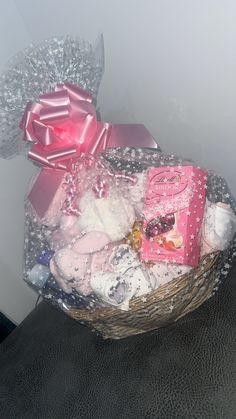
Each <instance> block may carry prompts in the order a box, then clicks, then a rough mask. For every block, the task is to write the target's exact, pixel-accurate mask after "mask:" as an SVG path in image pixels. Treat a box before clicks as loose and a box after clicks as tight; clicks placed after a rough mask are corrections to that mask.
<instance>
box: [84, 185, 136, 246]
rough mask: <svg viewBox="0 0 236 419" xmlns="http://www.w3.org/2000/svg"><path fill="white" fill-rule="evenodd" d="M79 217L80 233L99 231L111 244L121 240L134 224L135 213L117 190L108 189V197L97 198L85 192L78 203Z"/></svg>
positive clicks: (91, 193) (90, 192)
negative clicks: (105, 235)
mask: <svg viewBox="0 0 236 419" xmlns="http://www.w3.org/2000/svg"><path fill="white" fill-rule="evenodd" d="M79 209H80V211H81V215H80V216H79V217H78V226H79V229H80V231H81V232H82V233H88V232H90V231H100V232H103V233H105V234H107V236H108V237H109V239H110V241H111V242H114V241H118V240H122V239H123V238H124V237H125V236H126V235H127V234H128V233H129V232H130V231H131V230H132V227H133V224H134V222H135V212H134V208H133V206H132V205H131V204H129V202H128V200H127V199H126V198H124V197H123V196H122V195H120V192H119V191H118V190H117V188H114V189H112V190H111V189H110V190H109V193H108V196H106V197H103V198H97V197H96V196H95V195H94V194H93V192H92V191H87V192H86V193H85V194H84V195H83V196H82V197H81V199H80V201H79Z"/></svg>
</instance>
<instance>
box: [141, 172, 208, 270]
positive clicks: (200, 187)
mask: <svg viewBox="0 0 236 419" xmlns="http://www.w3.org/2000/svg"><path fill="white" fill-rule="evenodd" d="M206 182H207V172H205V171H203V170H202V169H200V168H196V167H193V166H183V167H180V166H175V167H173V166H172V167H169V166H163V167H158V168H156V167H151V168H150V169H149V170H148V176H147V185H146V193H145V206H144V218H145V221H144V233H143V238H142V247H141V250H140V256H141V259H142V260H145V261H155V262H156V261H166V262H172V263H179V264H184V265H189V266H192V267H196V266H197V265H198V262H199V255H200V234H201V224H202V219H203V214H204V207H205V199H206Z"/></svg>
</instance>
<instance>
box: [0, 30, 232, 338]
mask: <svg viewBox="0 0 236 419" xmlns="http://www.w3.org/2000/svg"><path fill="white" fill-rule="evenodd" d="M103 66H104V58H103V42H102V38H101V39H100V41H99V43H98V44H97V46H96V47H95V48H93V47H92V46H91V45H90V44H88V43H86V42H84V41H81V40H78V39H76V38H71V37H65V38H53V39H50V40H47V41H45V42H43V43H42V44H41V45H39V46H36V47H35V46H31V47H29V48H28V49H27V50H26V51H24V52H23V53H21V54H19V55H18V56H17V57H15V58H14V59H13V60H12V61H11V62H10V63H9V65H8V67H7V69H6V71H5V74H4V75H3V77H2V81H1V85H0V89H1V97H0V120H1V126H0V141H1V144H0V153H1V155H2V156H3V157H5V158H6V157H10V156H13V155H14V154H17V153H18V154H19V153H25V152H27V155H28V158H29V159H31V160H32V161H33V162H34V163H35V164H36V165H38V166H39V172H38V173H37V175H36V177H35V178H34V179H33V180H32V182H31V184H30V187H29V191H28V194H27V197H26V204H25V244H24V279H25V281H27V283H29V284H30V285H31V286H32V287H34V288H35V289H37V290H38V292H39V294H40V295H41V296H42V297H43V298H45V299H46V300H48V301H50V302H51V303H53V304H54V305H56V306H57V307H60V308H61V309H62V310H63V311H64V312H65V313H66V314H68V315H69V316H70V317H72V318H73V319H75V320H78V321H79V322H81V323H82V324H86V325H88V326H89V327H90V328H91V329H92V330H94V331H98V332H99V333H100V334H101V335H102V336H103V337H104V338H112V339H120V338H124V337H127V336H130V335H134V334H139V333H144V332H147V331H150V330H154V329H157V328H159V327H162V326H164V325H167V324H169V323H173V322H175V321H176V320H178V319H179V318H181V317H183V316H184V315H185V314H187V313H189V312H191V311H192V310H194V309H196V308H197V307H199V306H200V305H201V304H202V303H203V302H204V301H206V300H207V299H208V298H210V297H211V296H212V295H213V294H214V292H215V291H216V290H217V289H218V286H219V283H220V281H221V280H222V279H223V278H224V277H225V276H227V274H228V272H229V269H230V267H231V265H232V262H233V259H234V257H235V256H236V243H235V232H236V204H235V201H234V198H233V196H232V195H231V193H230V191H229V189H228V187H227V184H226V182H225V180H224V179H223V178H222V177H221V176H219V175H217V174H215V173H214V172H212V171H209V170H207V169H204V168H201V167H199V166H198V165H197V164H195V163H194V161H191V160H188V159H184V158H180V157H178V156H174V155H166V154H164V153H163V152H162V151H161V149H160V147H159V146H158V144H157V143H156V142H155V141H154V139H153V137H152V136H151V135H150V133H149V132H148V131H147V129H146V128H145V127H144V126H143V125H140V124H112V123H108V122H104V121H102V120H100V117H99V115H98V112H96V96H97V92H98V87H99V83H100V80H101V77H102V73H103ZM22 139H23V141H22Z"/></svg>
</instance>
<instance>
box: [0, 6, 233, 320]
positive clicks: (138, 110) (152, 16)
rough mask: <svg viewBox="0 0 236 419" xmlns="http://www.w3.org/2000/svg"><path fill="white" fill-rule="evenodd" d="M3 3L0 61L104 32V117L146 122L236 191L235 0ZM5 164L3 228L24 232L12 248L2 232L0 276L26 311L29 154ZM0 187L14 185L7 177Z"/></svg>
mask: <svg viewBox="0 0 236 419" xmlns="http://www.w3.org/2000/svg"><path fill="white" fill-rule="evenodd" d="M0 3H1V6H2V4H4V7H3V6H2V7H1V27H0V35H1V36H0V65H2V62H3V61H4V60H5V59H6V58H7V57H8V56H9V55H10V54H12V53H13V52H14V51H16V50H17V49H19V48H21V47H24V46H25V45H26V44H27V42H28V41H29V40H34V41H37V40H41V39H43V38H45V37H47V36H50V35H55V34H58V35H60V34H66V33H70V34H78V35H80V36H82V37H84V38H86V39H88V40H90V41H93V40H94V39H96V37H97V34H98V33H99V32H103V34H104V38H105V52H106V71H105V76H104V80H103V83H102V86H101V90H100V97H99V105H100V108H101V111H102V115H103V118H104V119H106V120H109V121H114V122H122V121H123V122H143V123H144V124H145V125H146V127H147V128H148V129H149V130H150V131H151V132H152V134H153V135H154V136H155V137H156V138H157V139H158V141H159V143H160V144H161V146H162V148H163V149H164V150H165V151H167V152H175V153H179V154H182V155H184V156H190V157H193V158H194V159H195V160H197V161H198V162H199V163H200V164H202V165H206V166H207V167H210V168H212V169H214V170H217V171H219V172H220V173H222V174H223V175H224V176H225V177H226V178H227V179H228V182H229V184H230V186H231V188H232V190H233V192H234V194H235V195H236V176H234V160H235V156H236V141H235V137H236V117H235V113H236V82H235V80H236V49H235V39H236V26H235V22H236V2H235V0H197V1H196V0H119V1H117V0H99V1H98V0H97V1H96V0H60V1H59V0H40V1H39V2H33V1H32V0H15V1H9V0H5V1H4V0H2V1H1V2H0ZM2 25H3V26H2ZM0 170H1V174H4V177H6V176H7V175H8V176H9V184H12V185H13V183H14V182H13V178H14V179H15V181H16V183H17V196H18V198H17V205H16V206H15V207H14V210H12V211H11V212H8V211H7V212H6V209H7V208H8V207H7V206H10V205H11V204H9V202H8V204H7V203H6V202H5V203H4V205H3V206H2V205H1V210H0V211H1V212H2V217H0V219H1V218H3V216H4V217H5V218H4V221H3V220H2V221H1V223H2V226H1V229H3V231H5V232H6V233H7V231H8V230H9V229H11V231H12V232H13V233H12V234H13V235H14V234H15V235H17V238H18V239H17V244H14V252H11V255H10V253H9V249H11V244H10V243H11V242H10V239H8V242H9V244H8V249H6V245H5V239H3V236H1V238H0V248H1V249H3V250H2V251H1V257H0V260H1V263H3V262H4V265H3V266H5V269H6V272H5V275H3V277H4V279H3V280H2V279H1V281H2V283H1V284H0V310H2V309H3V308H2V307H4V310H5V311H7V312H9V314H11V316H12V317H14V318H15V319H16V320H20V319H21V318H22V317H23V316H24V315H25V314H26V312H27V311H28V310H29V309H30V308H31V306H32V303H33V301H34V300H33V298H32V296H31V294H29V293H28V292H26V289H25V287H23V285H22V283H21V282H20V281H21V278H20V254H21V253H20V252H21V246H20V242H21V238H22V218H23V217H22V195H21V193H22V191H23V190H24V189H25V185H26V182H27V179H28V177H29V175H30V172H31V167H30V165H29V164H28V165H27V164H26V163H25V162H22V161H20V162H18V166H17V167H16V163H15V161H14V162H13V161H11V162H7V163H6V162H5V163H2V162H1V163H0ZM21 171H22V176H21V178H20V180H19V173H20V172H21ZM0 190H1V193H2V194H3V195H4V194H6V192H5V190H6V183H5V181H3V180H1V187H0ZM11 194H12V195H11V198H10V197H9V199H12V196H13V195H14V192H13V191H12V192H11ZM6 214H7V216H6ZM1 231H2V230H1ZM13 241H14V239H13ZM3 270H4V269H3ZM10 283H12V286H13V283H14V284H16V283H17V286H18V287H19V289H21V292H19V293H18V292H16V293H15V294H10V293H9V296H8V301H9V302H8V304H5V305H4V302H5V297H4V295H5V294H6V293H7V290H8V285H9V284H10ZM16 294H17V295H16ZM2 296H3V297H2ZM6 305H7V307H6ZM16 308H17V309H16Z"/></svg>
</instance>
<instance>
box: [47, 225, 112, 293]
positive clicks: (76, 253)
mask: <svg viewBox="0 0 236 419" xmlns="http://www.w3.org/2000/svg"><path fill="white" fill-rule="evenodd" d="M65 240H69V238H68V237H66V239H65ZM109 241H110V240H109V237H108V236H107V235H106V234H105V233H101V232H99V231H91V232H89V233H87V234H85V235H83V236H81V235H79V238H77V239H74V240H73V239H72V241H71V242H70V244H67V245H65V246H64V247H63V248H61V249H59V250H56V252H55V254H54V256H53V258H52V259H51V262H50V269H51V272H52V274H53V276H54V277H55V279H56V281H57V282H58V284H59V286H60V287H61V288H62V289H63V291H65V292H66V293H68V294H69V293H71V292H72V291H73V289H75V290H76V291H77V292H78V293H80V294H82V295H84V296H87V295H89V294H91V292H92V289H91V287H90V275H91V273H93V272H95V271H101V270H104V271H108V272H111V271H112V267H111V266H110V265H109V263H108V260H109V257H110V255H111V253H112V250H113V248H114V246H116V245H117V243H109Z"/></svg>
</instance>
